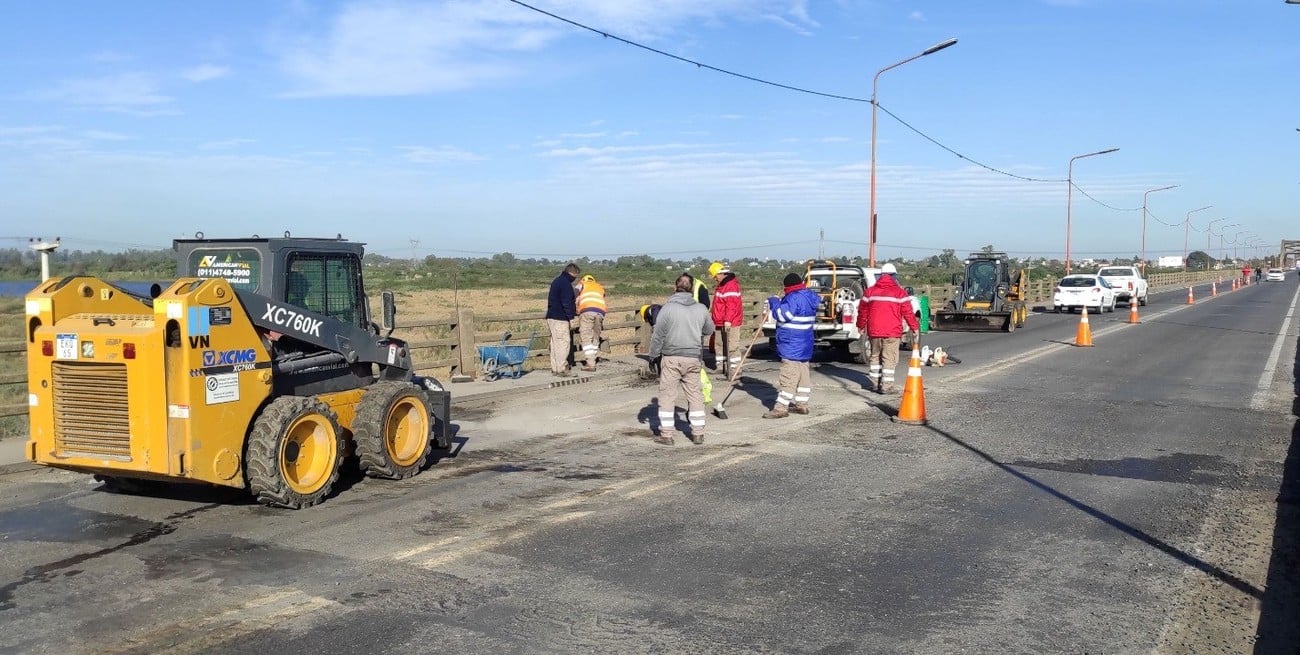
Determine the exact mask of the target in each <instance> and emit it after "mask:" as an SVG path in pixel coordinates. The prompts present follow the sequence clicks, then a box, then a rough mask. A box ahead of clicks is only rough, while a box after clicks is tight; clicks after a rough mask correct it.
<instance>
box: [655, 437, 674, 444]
mask: <svg viewBox="0 0 1300 655" xmlns="http://www.w3.org/2000/svg"><path fill="white" fill-rule="evenodd" d="M654 442H655V443H657V444H659V445H661V446H671V445H673V437H672V435H659V436H657V437H655V438H654Z"/></svg>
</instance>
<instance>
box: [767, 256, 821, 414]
mask: <svg viewBox="0 0 1300 655" xmlns="http://www.w3.org/2000/svg"><path fill="white" fill-rule="evenodd" d="M784 284H785V295H784V296H783V297H780V298H778V297H776V296H772V297H771V298H768V299H767V305H768V310H769V311H770V312H771V313H772V318H773V319H774V320H775V321H776V354H777V356H779V357H780V358H781V373H780V376H779V378H778V383H777V384H778V387H779V389H778V392H777V396H776V402H775V403H774V404H773V405H772V409H771V410H770V411H768V412H767V413H766V414H764V415H763V418H785V417H787V416H789V415H790V412H794V413H796V414H807V413H808V397H809V395H810V394H811V393H812V375H811V371H810V370H809V365H808V363H809V362H810V361H812V355H813V325H814V324H815V323H816V322H817V305H818V304H819V303H820V302H821V299H820V298H818V296H817V294H816V292H814V291H812V290H810V289H808V288H807V287H805V286H804V284H803V277H801V276H800V275H799V274H798V273H790V274H788V275H786V276H785V280H784Z"/></svg>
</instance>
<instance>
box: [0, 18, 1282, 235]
mask: <svg viewBox="0 0 1300 655" xmlns="http://www.w3.org/2000/svg"><path fill="white" fill-rule="evenodd" d="M533 4H535V5H536V6H538V7H541V8H544V9H546V10H548V11H551V12H554V13H556V14H560V15H563V16H565V17H567V18H570V19H573V20H575V21H579V22H582V23H584V24H587V25H590V26H592V27H595V28H598V29H601V30H604V31H606V32H608V33H611V34H615V35H618V36H622V37H625V38H628V39H631V40H635V41H638V42H641V43H644V44H646V45H649V46H651V47H654V48H657V49H660V50H663V51H666V52H670V53H673V54H676V55H679V56H681V57H685V58H689V59H693V60H697V61H701V62H704V63H707V64H710V65H713V66H717V67H720V68H724V69H728V70H733V71H736V72H740V73H744V74H747V75H751V76H754V77H759V78H763V79H767V80H772V81H775V82H780V83H784V84H788V85H792V86H797V87H802V88H807V89H811V90H816V91H821V92H825V93H831V94H838V95H845V96H852V97H856V98H869V97H870V95H871V81H872V77H873V75H874V74H875V72H876V71H877V70H878V69H880V68H882V67H884V66H887V65H889V64H891V63H894V62H896V61H899V60H901V59H905V58H907V57H909V56H911V55H912V54H915V53H917V52H920V51H921V50H923V49H925V48H926V47H928V46H930V45H931V44H934V43H937V42H939V41H942V40H944V39H947V38H958V39H960V42H959V43H958V44H957V45H956V46H953V47H951V48H948V49H946V50H944V51H942V52H938V53H936V54H934V55H931V56H929V57H925V58H922V59H919V60H917V61H913V62H911V63H908V64H906V65H904V66H901V67H899V68H896V69H894V70H891V71H889V72H887V73H884V74H883V75H882V76H881V78H880V91H879V102H880V106H881V107H882V108H883V109H887V110H889V111H891V112H893V113H894V114H896V115H897V116H898V117H900V118H902V119H903V120H905V121H907V122H908V123H910V124H911V125H913V126H914V127H916V128H917V129H918V130H920V131H921V132H924V133H925V134H926V135H928V136H929V137H931V138H933V139H934V140H936V141H938V142H940V143H942V144H943V145H945V146H947V147H948V148H951V149H952V150H955V151H957V152H959V153H962V154H963V155H965V156H966V157H968V158H969V159H970V160H975V161H978V162H980V163H983V164H986V165H988V166H991V167H993V168H997V169H1000V170H1002V171H1006V172H1009V173H1013V174H1015V175H1019V176H1023V177H1030V178H1041V179H1049V180H1058V181H1051V182H1028V181H1023V180H1018V179H1015V178H1012V177H1008V176H1005V175H1001V174H998V173H995V172H992V171H989V170H986V169H984V168H981V167H979V166H977V165H975V164H973V163H972V162H971V161H969V160H963V159H960V158H958V157H956V156H954V155H953V154H951V153H950V152H947V151H945V150H943V149H941V148H940V147H938V146H936V145H934V144H933V143H931V142H930V141H928V140H926V139H925V138H923V137H921V136H919V135H917V134H915V133H914V132H912V131H910V130H908V129H907V128H906V127H905V126H903V125H901V124H900V123H898V122H897V121H895V120H894V119H893V118H891V117H889V116H887V115H886V114H885V113H883V112H881V113H880V115H879V127H878V132H877V134H878V156H877V179H878V182H877V184H878V190H877V212H878V215H879V217H880V218H879V223H880V227H879V244H880V245H879V246H878V248H879V252H878V255H879V256H880V257H881V258H885V257H893V256H900V255H901V256H906V257H917V256H927V255H929V254H933V253H934V252H936V251H937V250H938V249H940V248H945V247H950V248H955V249H957V250H959V251H964V250H967V249H975V248H979V247H980V246H982V245H984V244H993V245H996V246H997V247H999V248H1001V249H1005V250H1009V251H1012V252H1015V253H1034V254H1042V255H1046V256H1056V257H1060V256H1061V255H1062V254H1063V251H1064V242H1065V215H1066V184H1065V183H1064V182H1063V181H1059V180H1063V179H1064V178H1065V176H1066V168H1067V162H1068V161H1069V159H1070V158H1071V157H1073V156H1075V155H1079V154H1084V153H1088V152H1093V151H1097V150H1102V149H1105V148H1110V147H1118V148H1120V151H1119V152H1116V153H1113V154H1109V155H1104V156H1098V157H1093V158H1088V159H1083V160H1079V161H1077V162H1076V163H1075V166H1074V180H1075V183H1076V184H1077V185H1078V187H1079V188H1081V189H1082V190H1083V191H1086V192H1087V193H1088V194H1089V195H1091V196H1093V197H1094V198H1095V199H1096V200H1097V201H1100V202H1094V201H1093V200H1091V199H1089V198H1087V197H1085V196H1082V195H1081V194H1079V193H1078V192H1076V193H1075V194H1074V204H1073V225H1074V227H1073V233H1072V243H1071V249H1072V252H1073V254H1075V255H1076V256H1090V255H1122V256H1132V255H1134V254H1136V253H1137V252H1138V250H1139V248H1140V241H1141V230H1142V214H1141V212H1140V211H1132V210H1133V209H1134V208H1137V207H1140V206H1141V204H1142V196H1143V191H1145V190H1148V189H1153V188H1156V187H1161V186H1166V185H1172V184H1177V185H1180V186H1179V188H1177V189H1173V190H1169V191H1162V192H1158V193H1153V194H1151V195H1150V196H1149V204H1148V207H1149V209H1150V211H1151V215H1152V218H1151V219H1149V221H1148V224H1147V245H1146V248H1147V255H1148V257H1151V258H1154V257H1155V256H1157V255H1161V254H1181V253H1182V249H1183V237H1184V230H1183V226H1182V223H1183V220H1184V218H1185V216H1186V214H1187V212H1188V211H1190V210H1193V209H1196V208H1199V207H1203V206H1206V205H1213V206H1214V207H1213V208H1212V209H1208V210H1205V211H1201V212H1198V213H1196V214H1194V215H1193V217H1192V218H1193V220H1192V226H1193V227H1194V228H1197V230H1193V231H1192V232H1191V245H1192V247H1193V248H1197V247H1200V248H1204V246H1205V243H1206V235H1205V233H1204V232H1203V230H1204V228H1205V225H1206V223H1207V222H1208V221H1209V220H1213V219H1219V218H1224V219H1226V220H1222V221H1219V222H1218V223H1217V225H1226V224H1232V223H1238V224H1240V225H1239V226H1238V227H1233V228H1229V230H1228V236H1227V240H1228V241H1229V242H1231V241H1232V239H1233V238H1234V237H1239V239H1240V241H1242V242H1243V243H1244V242H1245V241H1246V240H1247V239H1248V238H1250V237H1249V235H1250V234H1254V235H1258V239H1259V240H1260V241H1263V242H1265V243H1268V244H1270V245H1272V244H1276V243H1277V241H1278V240H1280V239H1282V238H1300V226H1297V222H1296V220H1295V209H1296V207H1297V206H1298V204H1300V203H1298V202H1297V201H1300V132H1297V131H1296V128H1297V127H1300V103H1297V94H1300V85H1298V84H1297V79H1296V71H1297V70H1300V39H1298V38H1297V34H1300V6H1293V5H1287V4H1284V3H1283V1H1282V0H1252V1H1251V2H1244V1H1241V0H1178V1H1173V0H998V1H996V2H970V1H968V0H935V1H931V2H921V1H916V0H912V1H907V0H875V1H854V0H829V1H825V2H818V1H814V0H711V1H710V2H698V0H537V1H536V2H535V3H533ZM0 95H2V96H3V98H4V102H2V103H0V181H2V182H0V185H2V186H0V188H3V193H0V220H2V221H3V224H4V227H3V228H0V236H2V237H3V238H5V239H9V240H8V241H4V242H0V245H6V244H13V245H18V244H19V243H21V242H20V241H19V240H20V239H21V240H23V241H25V240H26V238H27V237H29V236H46V237H49V236H54V235H56V234H57V235H59V236H62V237H63V239H64V241H66V242H68V243H69V244H70V245H71V246H73V247H78V248H94V247H105V248H109V249H114V248H120V247H124V246H127V245H132V246H147V247H166V246H168V245H169V244H170V240H171V239H172V238H174V237H178V236H182V235H190V234H192V233H194V232H195V231H198V230H202V231H204V232H205V233H206V234H208V235H209V236H226V235H230V236H244V235H249V234H253V233H258V234H261V235H264V236H265V235H270V234H279V233H281V232H283V231H285V230H289V231H291V232H293V233H294V234H296V235H304V236H306V235H333V234H335V233H342V234H344V235H345V236H347V237H349V238H354V239H358V240H363V241H366V242H367V243H369V244H370V249H371V250H373V251H379V252H383V253H385V254H390V255H394V256H409V255H410V254H411V252H412V246H411V240H418V241H419V245H418V247H417V251H418V253H419V254H420V255H427V254H438V255H457V254H460V253H466V252H469V253H473V252H485V253H493V252H501V251H510V252H514V253H517V254H538V255H548V256H553V257H564V256H576V255H584V254H586V255H592V256H607V255H618V254H636V253H655V254H658V253H688V252H689V253H690V254H700V255H703V256H706V257H716V258H723V259H725V258H732V257H740V256H760V257H761V256H775V257H796V258H797V257H806V256H813V255H816V254H817V253H816V249H817V244H816V242H815V240H816V239H817V238H818V232H819V230H825V235H826V238H827V239H828V240H830V241H831V243H829V244H828V245H827V246H826V250H827V251H828V252H833V253H850V254H865V252H866V246H865V242H866V240H867V234H868V231H867V213H868V211H867V207H868V190H867V189H868V184H867V182H868V172H869V160H870V136H871V111H870V109H871V107H870V104H868V103H864V102H853V101H846V100H834V99H828V98H825V97H820V96H815V95H809V94H802V93H796V92H792V91H788V90H783V89H778V88H774V87H771V86H766V85H761V84H755V83H753V82H749V81H745V80H741V79H736V78H734V77H728V76H725V75H721V74H718V73H715V72H711V71H708V70H705V69H699V68H696V67H695V66H691V65H689V64H684V63H681V62H678V61H673V60H671V59H668V58H666V57H662V56H659V55H656V54H653V53H649V52H646V51H644V50H640V49H637V48H633V47H630V46H627V45H624V44H621V43H619V42H617V41H615V40H613V39H604V38H601V37H599V36H596V35H594V34H592V33H590V32H587V31H583V30H581V29H578V28H575V27H573V26H571V25H567V24H565V23H562V22H559V21H556V20H554V19H552V18H549V17H546V16H543V15H541V14H538V13H535V12H532V11H529V10H527V9H524V8H522V7H520V6H518V5H516V4H513V3H511V2H509V1H508V0H458V1H454V2H401V1H384V2H368V1H359V2H338V3H335V2H306V1H301V2H253V1H251V0H248V1H239V2H187V3H165V2H138V1H134V2H133V1H128V0H123V1H121V2H111V3H110V2H64V3H11V4H10V5H9V6H8V7H7V8H6V20H5V21H4V22H3V24H0ZM1101 203H1105V205H1109V206H1110V207H1112V208H1114V209H1111V208H1108V207H1106V206H1104V205H1103V204H1101ZM1162 222H1163V223H1168V224H1172V225H1173V226H1166V225H1163V224H1162ZM1216 229H1217V228H1216ZM1198 230H1201V231H1198ZM1240 230H1245V231H1247V234H1241V235H1238V234H1237V233H1238V232H1239V231H1240ZM1214 244H1215V245H1216V247H1217V244H1218V238H1217V237H1215V238H1214Z"/></svg>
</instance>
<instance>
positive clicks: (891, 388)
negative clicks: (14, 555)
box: [880, 384, 898, 395]
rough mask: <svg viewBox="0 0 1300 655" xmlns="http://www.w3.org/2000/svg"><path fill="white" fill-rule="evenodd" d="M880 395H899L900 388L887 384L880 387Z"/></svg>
mask: <svg viewBox="0 0 1300 655" xmlns="http://www.w3.org/2000/svg"><path fill="white" fill-rule="evenodd" d="M880 393H881V394H882V395H885V394H891V393H898V387H896V386H894V385H892V384H886V385H884V386H882V387H880Z"/></svg>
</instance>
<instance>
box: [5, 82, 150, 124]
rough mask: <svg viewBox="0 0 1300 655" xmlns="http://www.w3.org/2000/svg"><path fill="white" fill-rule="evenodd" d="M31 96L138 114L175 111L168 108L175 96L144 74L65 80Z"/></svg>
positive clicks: (38, 98) (84, 106)
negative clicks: (164, 90) (165, 92)
mask: <svg viewBox="0 0 1300 655" xmlns="http://www.w3.org/2000/svg"><path fill="white" fill-rule="evenodd" d="M28 95H29V97H30V98H32V99H34V100H45V101H53V102H61V103H65V104H69V105H72V106H74V107H78V108H82V109H97V110H102V111H113V112H121V113H126V114H135V115H139V116H156V115H160V114H167V113H175V111H174V110H172V109H170V108H169V105H170V104H171V103H172V100H173V99H172V98H171V97H170V96H166V95H163V93H162V91H161V88H160V85H159V83H158V80H157V79H156V78H154V77H153V76H151V75H148V74H145V73H121V74H117V75H109V76H105V77H97V78H86V79H75V80H64V81H63V82H60V83H59V84H57V85H56V86H54V87H53V88H51V89H47V90H44V91H36V92H33V93H31V94H28Z"/></svg>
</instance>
